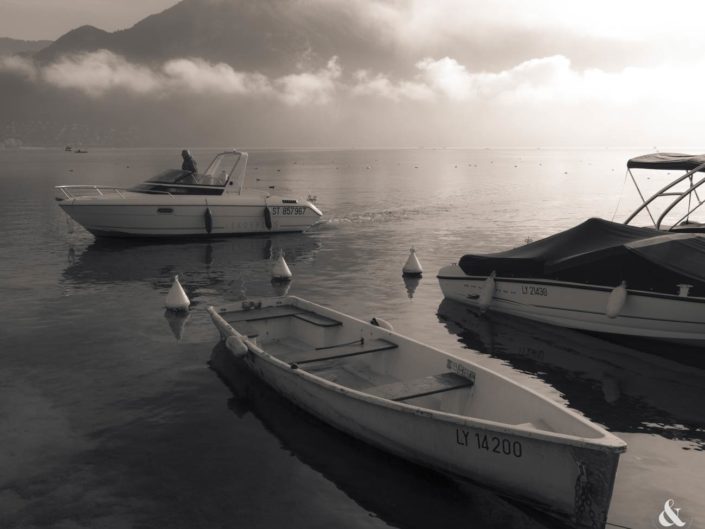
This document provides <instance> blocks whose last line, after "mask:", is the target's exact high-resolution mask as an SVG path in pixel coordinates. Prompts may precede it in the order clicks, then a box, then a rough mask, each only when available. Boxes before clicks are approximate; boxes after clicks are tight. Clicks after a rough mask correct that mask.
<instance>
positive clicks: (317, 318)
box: [294, 312, 342, 327]
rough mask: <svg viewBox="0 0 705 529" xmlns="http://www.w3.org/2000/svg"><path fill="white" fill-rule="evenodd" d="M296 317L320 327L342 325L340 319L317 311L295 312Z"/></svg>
mask: <svg viewBox="0 0 705 529" xmlns="http://www.w3.org/2000/svg"><path fill="white" fill-rule="evenodd" d="M294 318H296V319H299V320H303V321H307V322H308V323H313V324H314V325H318V326H319V327H338V326H340V325H342V323H340V322H339V321H338V320H334V319H332V318H328V317H326V316H321V315H320V314H316V313H315V312H299V313H298V314H294Z"/></svg>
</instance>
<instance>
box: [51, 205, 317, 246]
mask: <svg viewBox="0 0 705 529" xmlns="http://www.w3.org/2000/svg"><path fill="white" fill-rule="evenodd" d="M155 197H159V198H160V200H157V199H156V198H155ZM59 205H60V206H61V208H62V209H63V210H64V211H65V212H66V213H67V214H68V215H69V216H70V217H71V218H72V219H73V220H75V221H76V222H77V223H79V224H80V225H81V226H83V227H84V228H85V229H86V230H88V231H89V232H91V233H92V234H93V235H95V236H97V237H222V236H229V235H243V234H255V233H282V232H302V231H305V230H307V229H308V228H310V227H311V226H312V225H313V224H315V223H316V222H317V221H318V220H319V218H320V216H321V214H320V212H319V211H318V209H317V208H315V206H313V205H312V204H310V203H309V202H307V201H299V202H298V203H296V204H290V203H282V201H281V200H272V201H270V200H267V201H266V202H265V200H263V199H262V198H258V197H253V198H248V197H241V196H236V197H232V196H227V195H226V196H224V197H218V196H216V197H212V196H194V197H174V198H169V199H167V200H164V199H163V198H162V197H161V196H159V195H143V196H137V197H135V198H134V199H130V198H127V199H112V200H107V199H99V198H94V197H90V198H85V199H82V198H75V199H69V200H63V201H61V202H59ZM267 210H268V211H269V213H268V214H267V213H265V211H267Z"/></svg>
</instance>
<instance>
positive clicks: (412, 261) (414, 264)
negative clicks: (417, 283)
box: [401, 248, 423, 277]
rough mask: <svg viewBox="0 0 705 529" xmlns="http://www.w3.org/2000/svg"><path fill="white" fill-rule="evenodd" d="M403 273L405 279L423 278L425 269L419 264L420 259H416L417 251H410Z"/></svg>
mask: <svg viewBox="0 0 705 529" xmlns="http://www.w3.org/2000/svg"><path fill="white" fill-rule="evenodd" d="M401 271H402V275H403V276H405V277H421V274H423V267H422V266H421V263H419V259H418V257H416V250H414V249H413V248H411V249H410V250H409V258H408V259H407V260H406V264H405V265H404V268H402V269H401Z"/></svg>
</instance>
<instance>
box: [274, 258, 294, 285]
mask: <svg viewBox="0 0 705 529" xmlns="http://www.w3.org/2000/svg"><path fill="white" fill-rule="evenodd" d="M292 275H293V274H292V273H291V270H289V265H287V264H286V261H285V260H284V252H282V251H280V252H279V257H277V260H276V262H275V263H274V266H273V267H272V279H273V280H275V281H290V280H291V276H292Z"/></svg>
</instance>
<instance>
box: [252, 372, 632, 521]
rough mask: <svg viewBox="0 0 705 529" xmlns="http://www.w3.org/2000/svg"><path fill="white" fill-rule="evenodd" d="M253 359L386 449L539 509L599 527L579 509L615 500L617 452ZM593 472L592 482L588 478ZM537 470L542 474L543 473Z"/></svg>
mask: <svg viewBox="0 0 705 529" xmlns="http://www.w3.org/2000/svg"><path fill="white" fill-rule="evenodd" d="M247 363H248V364H249V367H250V368H251V369H252V370H253V371H254V372H255V373H257V374H258V375H259V376H260V377H261V378H262V379H263V380H264V381H265V382H267V383H268V384H269V385H270V386H272V387H273V388H274V389H275V390H277V391H278V392H280V393H281V394H282V395H283V396H285V397H286V398H288V399H290V400H291V401H292V402H294V403H295V404H297V405H298V406H299V407H301V408H303V409H305V410H306V411H308V412H309V413H311V414H313V415H315V416H316V417H318V418H319V419H321V420H323V421H324V422H327V423H329V424H331V425H332V426H334V427H336V428H338V429H339V430H342V431H344V432H346V433H348V434H350V435H352V436H354V437H356V438H358V439H361V440H363V441H365V442H367V443H370V444H372V445H374V446H376V447H378V448H380V449H382V450H385V451H388V452H391V453H393V454H395V455H397V456H400V457H402V458H404V459H407V460H410V461H412V462H415V463H418V464H421V465H424V466H427V467H430V468H433V469H435V470H438V471H441V472H443V473H446V474H450V475H453V476H455V477H459V478H461V479H470V480H472V481H474V482H478V483H482V484H483V485H484V486H487V487H489V488H492V489H494V490H497V491H499V492H501V493H502V494H505V495H508V496H510V497H512V498H515V499H517V500H519V501H522V502H523V503H526V504H528V505H530V506H531V507H533V508H536V509H539V510H542V511H546V512H551V513H552V514H553V515H555V516H558V517H559V518H565V519H566V520H569V521H571V522H572V523H575V524H576V526H577V527H593V525H592V520H591V519H590V517H589V512H590V509H589V508H588V509H587V510H582V511H581V505H590V506H592V505H593V504H595V507H593V513H595V512H597V513H599V514H597V516H598V518H597V519H599V517H600V516H604V517H605V518H606V516H607V512H606V510H605V509H606V507H605V503H604V501H605V499H607V504H609V498H611V496H612V487H613V484H614V479H615V474H616V471H617V463H618V457H619V456H618V454H614V453H610V452H606V451H593V450H589V449H585V448H578V447H570V446H564V445H560V444H557V443H547V442H546V441H544V440H538V439H533V438H531V437H529V436H518V435H511V434H508V433H507V432H506V431H497V430H494V429H491V428H488V427H486V426H483V427H480V426H469V425H468V424H465V423H458V422H455V421H452V420H448V421H439V420H438V419H437V418H435V417H433V416H431V415H426V414H424V413H422V412H416V413H405V412H399V411H397V410H393V409H388V408H381V407H379V406H377V405H375V404H372V403H370V402H365V401H364V400H358V399H350V398H349V397H348V396H347V395H345V394H343V393H340V392H336V391H331V390H330V389H327V388H324V387H320V386H316V385H312V384H307V383H305V382H304V381H302V380H301V379H300V378H298V377H296V376H294V375H292V373H291V372H290V371H286V370H282V369H277V368H276V367H274V366H272V365H268V364H266V363H263V362H261V361H257V360H256V359H250V360H249V361H247ZM517 447H521V448H520V449H518V448H517ZM588 469H589V470H588ZM581 471H582V472H583V475H584V476H586V477H585V478H584V479H585V480H586V481H585V483H586V485H583V487H584V489H585V490H584V492H583V493H582V494H583V496H582V497H576V494H575V491H576V483H578V482H580V480H581V479H582V478H580V473H581ZM588 473H589V474H590V485H587V474H588ZM537 476H541V479H540V480H537ZM538 481H541V482H543V483H539V482H538ZM589 487H591V488H592V489H591V490H590V492H588V490H587V489H588V488H589ZM600 504H601V505H600ZM583 509H584V507H583ZM601 509H602V510H601ZM600 511H601V512H600ZM598 526H600V525H599V522H598Z"/></svg>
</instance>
